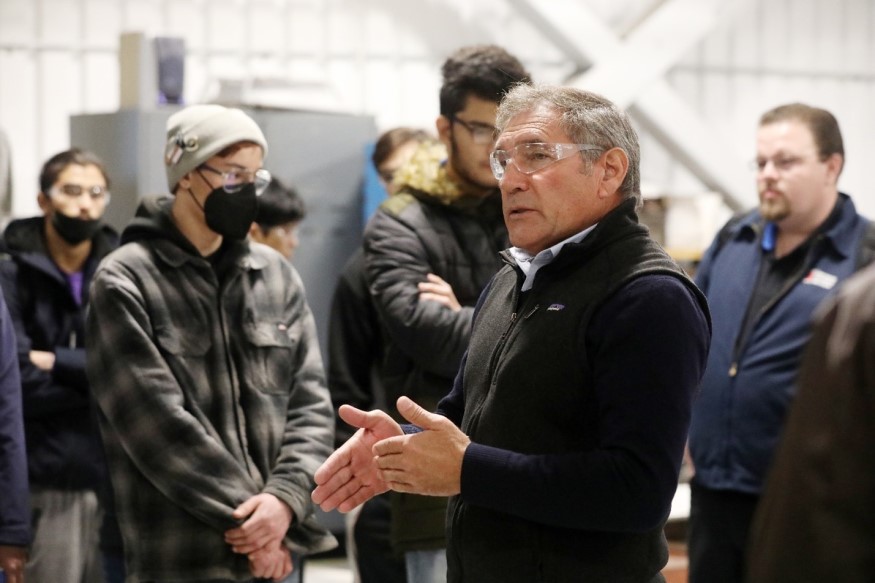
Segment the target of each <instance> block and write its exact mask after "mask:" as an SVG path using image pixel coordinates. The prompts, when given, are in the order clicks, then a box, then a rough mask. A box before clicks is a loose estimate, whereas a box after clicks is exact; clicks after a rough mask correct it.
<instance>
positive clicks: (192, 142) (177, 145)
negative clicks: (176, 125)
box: [164, 132, 198, 166]
mask: <svg viewBox="0 0 875 583" xmlns="http://www.w3.org/2000/svg"><path fill="white" fill-rule="evenodd" d="M197 148H198V139H197V136H189V137H187V138H186V137H185V136H184V135H183V134H182V132H178V133H177V134H176V135H175V136H173V137H172V138H171V139H170V140H168V141H167V149H166V150H165V152H164V163H165V164H166V165H167V166H173V165H175V164H176V163H177V162H179V159H180V158H182V154H183V153H185V152H194V151H195V150H197Z"/></svg>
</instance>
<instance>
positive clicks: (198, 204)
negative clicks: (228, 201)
mask: <svg viewBox="0 0 875 583" xmlns="http://www.w3.org/2000/svg"><path fill="white" fill-rule="evenodd" d="M194 171H195V172H197V173H198V174H199V175H200V177H201V180H203V181H204V182H206V183H207V184H208V185H209V186H210V187H212V186H213V185H212V184H210V181H209V180H207V177H206V176H204V173H203V172H201V169H200V168H195V169H194ZM186 190H187V191H188V193H189V194H190V195H191V198H192V199H194V204H196V205H197V206H198V208H199V209H201V212H202V213H204V214H206V212H207V211H206V210H205V209H204V205H202V204H201V203H200V201H199V200H198V199H197V197H196V196H195V195H194V192H192V190H191V188H186Z"/></svg>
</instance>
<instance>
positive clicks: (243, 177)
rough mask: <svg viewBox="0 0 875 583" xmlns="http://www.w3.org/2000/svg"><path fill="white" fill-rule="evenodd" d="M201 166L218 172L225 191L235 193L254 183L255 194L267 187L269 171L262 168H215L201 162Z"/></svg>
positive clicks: (260, 192) (215, 172)
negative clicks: (254, 169)
mask: <svg viewBox="0 0 875 583" xmlns="http://www.w3.org/2000/svg"><path fill="white" fill-rule="evenodd" d="M200 167H201V168H203V169H204V170H209V171H210V172H212V173H213V174H218V175H220V176H221V177H222V188H223V189H224V190H225V192H230V193H235V192H240V191H241V190H242V189H243V187H244V186H246V185H247V184H253V183H254V184H255V194H256V195H257V196H261V194H262V193H263V192H264V191H265V190H266V189H267V185H268V184H270V172H268V171H267V170H265V169H264V168H259V169H258V170H256V171H255V172H252V171H251V170H236V169H235V170H225V171H224V172H222V171H221V170H216V169H215V168H213V167H211V166H210V165H209V164H201V165H200Z"/></svg>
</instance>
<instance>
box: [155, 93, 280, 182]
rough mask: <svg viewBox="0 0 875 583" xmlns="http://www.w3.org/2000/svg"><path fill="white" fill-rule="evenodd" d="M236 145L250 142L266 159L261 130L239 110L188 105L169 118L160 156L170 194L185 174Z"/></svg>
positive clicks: (265, 146) (264, 142)
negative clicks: (164, 167) (162, 154)
mask: <svg viewBox="0 0 875 583" xmlns="http://www.w3.org/2000/svg"><path fill="white" fill-rule="evenodd" d="M238 142H254V143H256V144H258V145H259V146H261V149H262V150H263V151H264V155H265V156H267V140H265V139H264V134H263V133H262V132H261V128H259V127H258V124H256V123H255V121H254V120H253V119H252V118H251V117H249V116H248V115H246V114H245V113H243V112H242V111H241V110H239V109H234V108H229V107H223V106H221V105H192V106H189V107H186V108H185V109H183V110H182V111H178V112H176V113H174V114H173V115H171V116H170V118H169V119H168V120H167V149H166V150H165V153H164V164H165V166H166V167H167V186H169V187H170V191H171V192H173V191H174V190H175V189H176V185H177V184H178V183H179V181H180V180H181V179H182V177H183V176H185V175H186V174H187V173H188V172H191V171H192V170H194V169H195V168H197V167H198V166H200V165H201V164H203V163H204V162H206V161H207V160H209V159H210V158H212V157H213V156H215V155H216V154H218V153H219V152H221V151H222V150H224V149H225V148H227V147H228V146H230V145H232V144H236V143H238Z"/></svg>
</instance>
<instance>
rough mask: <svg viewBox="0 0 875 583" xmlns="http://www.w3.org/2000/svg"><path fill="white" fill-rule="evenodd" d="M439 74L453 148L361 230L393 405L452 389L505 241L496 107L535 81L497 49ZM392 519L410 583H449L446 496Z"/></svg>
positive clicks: (471, 53)
mask: <svg viewBox="0 0 875 583" xmlns="http://www.w3.org/2000/svg"><path fill="white" fill-rule="evenodd" d="M442 74H443V84H442V85H441V90H440V116H439V117H438V118H437V121H436V127H437V133H438V138H439V139H440V141H441V142H443V144H444V146H445V147H446V149H444V148H439V149H436V148H434V147H433V146H432V145H431V144H424V145H423V146H422V147H421V148H420V149H418V150H417V151H416V152H415V153H414V154H413V156H412V158H411V159H410V161H409V162H408V164H407V165H405V166H404V167H402V168H401V169H400V170H399V171H398V172H397V173H396V174H395V176H394V185H395V187H396V188H397V192H396V194H395V195H393V196H392V197H390V198H389V199H388V200H386V201H385V202H384V203H383V204H382V205H381V206H380V208H379V209H378V210H377V212H376V213H375V215H374V216H373V218H372V219H371V221H370V222H369V224H368V225H367V227H366V230H365V235H364V253H365V263H366V271H367V280H368V284H369V288H370V291H371V294H372V297H373V300H374V304H375V306H376V308H377V312H378V314H379V316H380V320H381V322H382V323H383V327H384V329H385V332H386V333H385V334H384V347H383V362H382V370H381V371H380V380H381V381H382V383H383V386H384V388H385V391H386V395H387V402H389V403H394V402H395V400H396V399H397V398H398V397H399V396H401V395H408V396H410V397H413V398H415V399H417V400H419V401H421V402H423V403H425V404H428V405H429V406H433V405H436V404H437V401H438V399H439V398H440V397H441V396H443V395H444V394H445V393H446V390H447V388H448V387H449V386H450V385H451V383H452V379H453V374H454V373H455V371H456V369H457V368H458V365H459V362H460V360H461V358H462V353H463V352H464V350H465V347H466V346H467V344H468V338H469V336H470V327H471V314H472V312H473V306H474V303H475V302H476V301H477V297H478V295H479V294H480V291H481V290H482V289H483V287H484V286H485V285H486V283H487V282H488V281H489V278H490V277H492V275H493V274H494V273H495V271H496V270H497V269H498V267H499V266H500V260H499V258H498V253H499V251H501V250H502V249H503V248H504V247H506V245H507V232H506V230H505V228H504V225H503V223H502V220H501V199H500V196H499V193H498V188H497V183H496V181H495V177H494V176H492V172H491V170H490V169H489V152H490V150H491V149H492V141H493V139H494V131H495V127H494V126H495V111H496V109H497V108H498V103H499V101H500V100H501V98H502V96H503V95H504V94H505V92H506V91H507V90H508V89H510V87H511V86H513V85H514V84H516V83H520V82H527V81H528V80H529V74H528V72H527V71H526V70H525V68H523V66H522V64H521V63H520V62H519V60H517V59H516V57H514V56H512V55H510V54H509V53H508V52H507V51H505V50H504V49H503V48H501V47H498V46H494V45H477V46H469V47H464V48H461V49H459V50H457V51H456V52H454V53H453V54H452V55H450V56H449V58H447V60H446V61H445V62H444V64H443V67H442ZM391 512H392V516H391V520H392V525H391V538H392V544H393V547H394V549H395V552H396V553H398V554H404V555H405V558H406V562H407V574H408V582H409V583H432V582H437V581H444V579H445V572H446V558H445V551H444V547H445V545H446V537H445V534H444V525H445V515H446V499H445V498H433V497H431V498H430V497H420V496H407V495H398V496H394V497H393V500H392V511H391Z"/></svg>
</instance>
